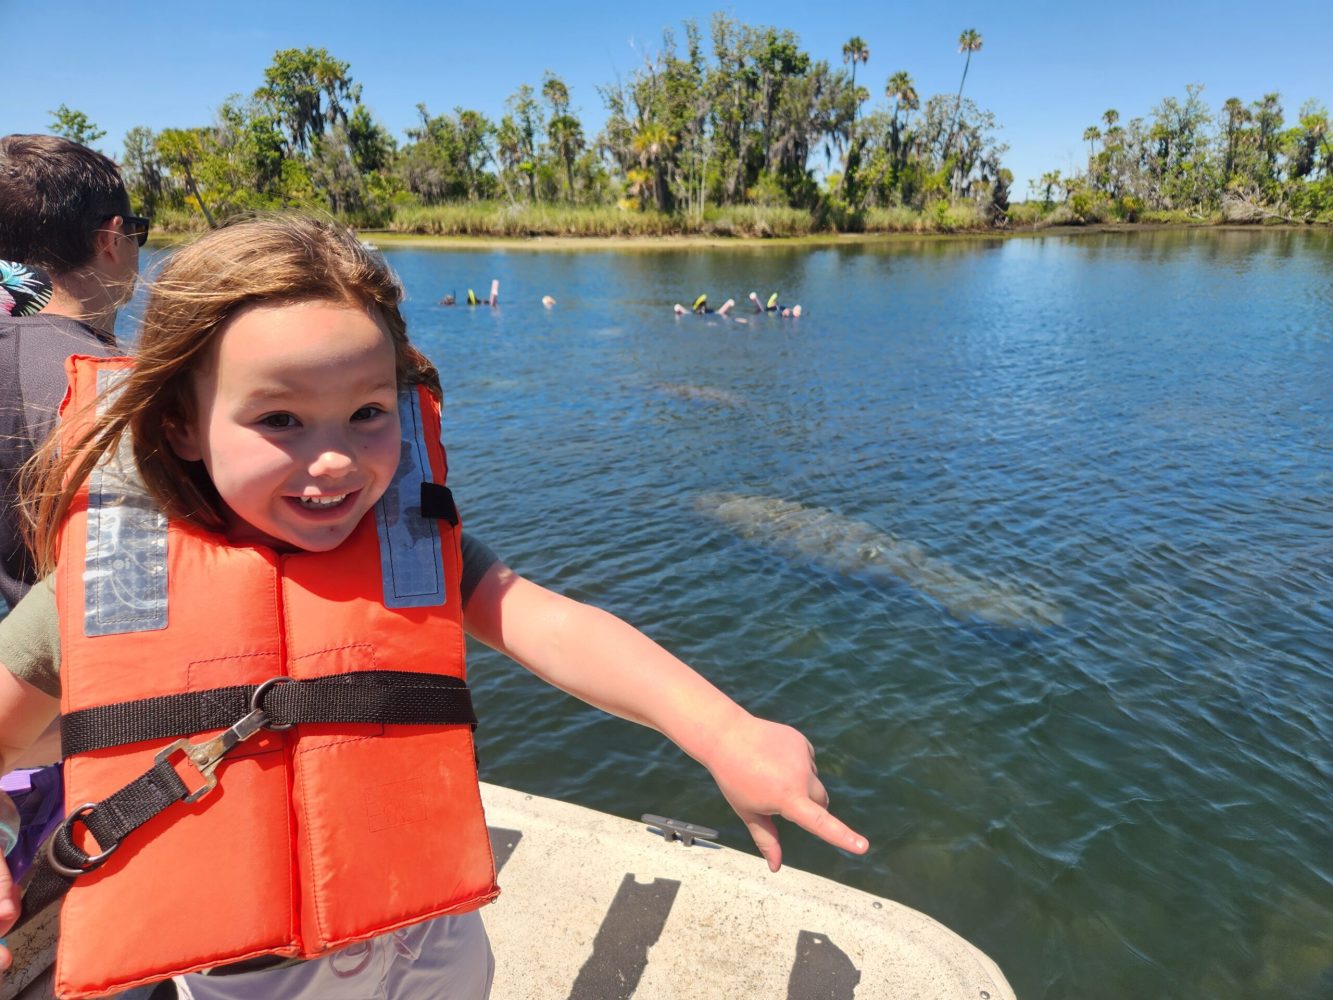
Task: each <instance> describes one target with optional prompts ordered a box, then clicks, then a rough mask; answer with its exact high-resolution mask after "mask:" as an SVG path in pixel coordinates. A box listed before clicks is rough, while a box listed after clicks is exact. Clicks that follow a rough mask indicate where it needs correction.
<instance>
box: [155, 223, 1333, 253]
mask: <svg viewBox="0 0 1333 1000" xmlns="http://www.w3.org/2000/svg"><path fill="white" fill-rule="evenodd" d="M1179 230H1207V231H1210V232H1249V233H1258V232H1264V233H1271V232H1308V231H1311V230H1325V231H1328V230H1333V226H1331V225H1328V224H1325V223H1273V224H1258V225H1256V224H1245V223H1210V222H1200V223H1180V222H1098V223H1090V224H1088V225H1082V226H1079V225H1055V226H1022V227H1013V228H1010V229H968V230H958V231H954V232H920V233H917V232H910V233H907V232H875V233H811V234H809V235H805V236H716V235H705V234H688V235H679V236H444V235H440V236H437V235H432V234H428V233H403V232H395V231H392V230H387V229H363V230H360V235H361V236H362V238H363V239H364V240H365V241H366V242H367V243H370V244H373V245H375V246H377V247H380V246H382V247H394V248H400V249H413V250H429V249H437V250H537V251H540V250H561V251H566V250H594V251H605V250H615V251H639V250H648V251H661V250H721V249H733V250H752V249H757V248H766V247H786V248H793V247H839V246H864V245H870V246H874V245H881V244H895V243H899V244H904V243H919V242H923V241H938V240H1005V239H1013V238H1021V237H1034V236H1036V237H1045V236H1059V237H1067V236H1095V235H1104V234H1107V233H1151V232H1166V231H1179ZM195 235H196V234H194V233H164V234H161V235H160V236H159V235H158V234H154V236H153V237H152V242H153V243H156V244H160V245H166V246H171V245H175V244H178V243H185V242H188V241H189V240H190V239H192V238H193V237H194V236H195Z"/></svg>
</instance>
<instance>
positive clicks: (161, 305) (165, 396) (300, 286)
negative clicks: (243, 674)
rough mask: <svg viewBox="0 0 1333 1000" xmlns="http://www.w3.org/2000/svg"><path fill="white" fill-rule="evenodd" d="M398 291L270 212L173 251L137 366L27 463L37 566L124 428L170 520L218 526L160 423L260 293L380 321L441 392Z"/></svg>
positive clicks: (28, 524) (367, 261)
mask: <svg viewBox="0 0 1333 1000" xmlns="http://www.w3.org/2000/svg"><path fill="white" fill-rule="evenodd" d="M402 298H403V289H402V286H401V285H400V284H399V282H398V279H397V278H396V277H395V276H394V274H393V272H392V271H390V270H389V268H388V266H387V265H386V264H385V263H384V261H383V259H382V258H381V257H380V256H379V254H377V253H374V252H372V251H369V250H367V249H366V248H365V247H363V246H362V245H361V243H360V241H359V240H357V238H356V237H355V236H354V235H352V233H350V232H349V231H348V230H347V229H345V228H344V227H342V226H339V225H337V224H335V223H332V222H325V221H321V220H317V219H310V218H305V217H302V216H294V215H293V216H269V217H263V218H257V219H251V220H247V221H244V222H239V223H235V224H233V225H230V226H227V227H225V228H223V229H218V230H214V231H213V232H210V233H208V234H207V235H205V236H203V237H201V238H200V239H199V240H197V241H196V242H194V243H192V244H190V245H189V246H187V247H185V248H183V249H181V250H179V251H177V252H176V253H175V254H173V255H172V257H171V259H170V260H169V261H168V262H167V264H166V266H165V267H163V269H162V271H161V273H160V275H158V277H157V278H156V279H154V280H153V281H152V284H151V288H150V292H149V297H148V306H147V308H146V310H145V312H144V317H143V324H142V328H141V331H140V335H139V341H138V344H137V345H136V350H135V352H134V366H133V368H132V369H131V370H130V372H129V374H128V375H127V376H126V377H125V378H124V379H122V380H121V381H120V382H118V383H117V385H116V388H115V390H114V392H113V394H112V395H111V396H110V397H109V398H108V399H106V400H104V401H102V411H101V412H100V413H98V414H97V416H96V417H95V418H94V419H93V420H91V421H90V422H89V426H90V428H91V429H90V430H89V431H88V433H87V434H85V435H84V436H83V437H82V438H81V439H80V440H79V441H77V442H74V443H73V444H72V445H70V444H68V443H65V444H61V443H59V442H58V440H57V437H58V432H57V434H53V435H52V437H51V438H50V439H49V440H48V441H47V442H46V443H45V444H44V445H43V446H42V447H41V448H40V449H38V451H37V453H36V454H35V455H34V456H33V458H32V460H31V461H30V462H29V463H28V465H27V466H26V467H25V469H24V473H23V479H22V486H21V489H20V503H21V505H22V510H23V513H24V517H25V531H26V535H27V540H28V543H29V546H30V548H31V549H32V552H33V554H34V556H35V558H36V561H37V565H38V567H39V570H40V572H42V573H43V574H45V573H49V572H50V571H51V570H52V569H53V568H54V567H55V560H56V555H57V551H56V550H57V540H58V537H59V528H60V524H61V522H62V521H63V519H64V517H65V515H66V514H67V513H68V511H69V507H70V504H71V502H72V501H73V499H74V497H75V496H76V495H77V494H78V492H79V489H80V488H81V487H82V486H83V484H84V482H85V481H86V480H87V479H88V477H89V475H90V474H91V473H92V470H93V468H94V467H95V466H96V465H97V463H98V462H99V461H100V460H101V459H102V457H103V456H104V455H106V454H107V453H108V452H111V451H113V450H114V449H115V448H116V447H117V446H118V444H119V442H120V440H121V438H122V436H123V435H124V434H125V432H126V431H129V433H130V436H131V440H132V443H133V450H134V462H135V465H136V466H137V468H138V470H139V474H140V476H141V477H142V478H143V481H144V485H145V486H146V487H147V488H148V492H149V493H150V494H151V495H152V497H153V499H154V500H155V501H156V502H157V503H158V504H159V505H160V506H161V507H162V509H163V510H164V511H165V512H166V513H167V515H168V516H170V517H176V518H186V519H189V520H191V521H193V522H195V523H197V524H199V525H201V526H203V527H207V528H211V529H214V530H217V529H220V528H221V527H222V525H223V511H222V508H221V501H220V500H219V498H218V496H217V493H216V491H215V490H214V489H213V485H212V483H211V482H210V481H209V479H208V476H207V474H206V473H205V472H204V471H203V469H202V468H201V467H200V465H199V463H195V462H184V461H182V460H181V459H180V458H179V457H177V455H176V453H175V451H173V450H172V448H171V445H170V444H169V443H168V441H167V436H166V430H167V428H168V427H170V426H172V425H177V426H179V425H180V424H182V423H183V422H185V421H187V420H189V419H191V418H192V417H193V415H194V398H193V393H192V388H191V381H190V375H191V372H193V371H194V369H195V366H196V365H197V364H198V363H199V362H200V360H201V359H202V358H204V357H205V356H206V354H207V351H208V348H209V346H210V345H211V344H212V342H213V340H214V338H215V337H216V336H217V335H218V333H219V331H221V330H222V329H223V327H225V325H226V323H227V321H228V320H229V319H231V317H232V316H234V315H235V314H236V313H237V311H238V310H240V309H242V308H244V307H245V306H248V305H251V304H253V303H257V302H266V303H283V302H309V301H331V302H341V303H346V304H348V305H352V306H357V307H360V308H363V309H365V310H366V311H367V312H368V313H370V314H371V315H372V316H375V317H377V318H379V319H380V320H382V321H383V323H384V325H385V328H386V329H387V330H388V331H389V335H390V336H391V337H392V339H393V343H394V351H395V354H396V355H397V359H398V384H399V385H400V386H404V385H425V386H427V387H428V388H429V389H430V391H431V392H432V393H433V394H434V395H435V396H436V398H437V399H438V398H440V378H439V374H438V373H437V372H436V370H435V366H434V365H432V364H431V362H430V361H429V360H428V359H427V358H426V356H425V355H424V354H422V353H421V352H420V351H418V350H417V349H416V348H415V347H413V346H412V345H411V343H410V342H409V341H408V339H407V326H406V324H405V323H404V322H403V317H402V313H401V312H400V310H399V304H400V303H401V302H402Z"/></svg>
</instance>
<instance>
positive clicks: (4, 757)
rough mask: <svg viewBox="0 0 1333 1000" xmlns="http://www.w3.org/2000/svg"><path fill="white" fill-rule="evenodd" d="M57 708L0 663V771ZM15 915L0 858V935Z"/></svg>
mask: <svg viewBox="0 0 1333 1000" xmlns="http://www.w3.org/2000/svg"><path fill="white" fill-rule="evenodd" d="M59 711H60V699H59V698H53V697H51V696H50V695H49V694H45V693H43V692H42V691H39V690H37V688H35V687H33V686H32V685H31V684H29V683H28V682H27V681H21V680H19V679H18V678H17V677H15V676H14V675H13V674H11V673H10V672H9V671H8V670H6V669H5V668H4V667H3V666H0V774H4V773H8V772H9V771H11V770H13V769H14V766H15V763H16V762H18V761H20V760H21V759H22V757H23V755H24V753H25V752H26V751H27V749H28V748H29V747H30V746H32V745H33V743H35V742H36V741H37V738H38V737H39V736H41V735H42V733H43V731H45V729H46V727H47V726H48V725H50V723H51V720H52V719H54V718H55V717H56V714H57V713H58V712H59ZM18 917H19V891H18V886H16V885H14V882H13V880H12V879H11V878H10V877H9V866H8V865H6V864H4V862H3V861H0V937H4V935H5V934H7V933H8V932H9V928H11V927H13V926H14V922H15V921H16V920H18ZM11 961H13V959H12V957H11V956H10V954H9V949H8V948H6V947H4V946H3V945H0V970H4V969H8V968H9V964H10V962H11Z"/></svg>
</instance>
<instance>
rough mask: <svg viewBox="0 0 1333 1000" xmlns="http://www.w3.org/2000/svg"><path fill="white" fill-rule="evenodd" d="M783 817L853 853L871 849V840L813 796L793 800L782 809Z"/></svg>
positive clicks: (862, 852)
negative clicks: (812, 797)
mask: <svg viewBox="0 0 1333 1000" xmlns="http://www.w3.org/2000/svg"><path fill="white" fill-rule="evenodd" d="M782 818H783V819H785V820H788V821H789V822H792V823H795V824H796V825H797V826H799V827H800V828H801V829H802V830H805V831H806V832H807V833H812V834H814V835H815V836H816V837H818V838H819V839H820V840H823V841H824V842H826V843H829V844H832V845H833V846H834V847H837V848H840V849H842V850H844V851H850V852H851V853H852V854H864V853H865V852H866V851H868V850H869V849H870V841H868V840H866V838H865V837H863V836H861V835H860V834H859V833H857V832H856V831H855V830H853V829H852V828H851V827H849V826H848V825H847V824H846V823H844V822H843V821H842V820H840V819H838V817H836V816H834V815H833V814H832V813H831V812H829V811H828V810H827V809H825V808H824V807H823V806H821V805H820V804H819V803H818V802H815V801H814V800H813V799H811V798H808V797H806V798H799V799H795V800H794V801H792V802H791V803H790V804H789V805H788V806H787V808H785V809H783V810H782Z"/></svg>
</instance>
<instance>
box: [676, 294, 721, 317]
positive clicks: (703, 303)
mask: <svg viewBox="0 0 1333 1000" xmlns="http://www.w3.org/2000/svg"><path fill="white" fill-rule="evenodd" d="M735 305H736V300H735V299H727V301H726V302H723V303H722V304H721V305H720V306H718V307H717V308H716V309H709V308H708V293H707V292H704V293H703V294H702V295H700V296H699V297H698V298H697V299H695V300H694V305H693V306H691V307H690V308H689V309H686V308H685V307H684V306H683V305H681V304H680V303H679V302H677V303H676V304H675V305H674V306H672V311H673V312H674V313H675V314H676V315H677V316H684V315H685V314H686V313H687V312H692V313H694V314H695V315H696V316H707V315H709V314H711V313H716V314H717V315H719V316H725V315H727V313H729V312H731V310H732V307H733V306H735Z"/></svg>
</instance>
